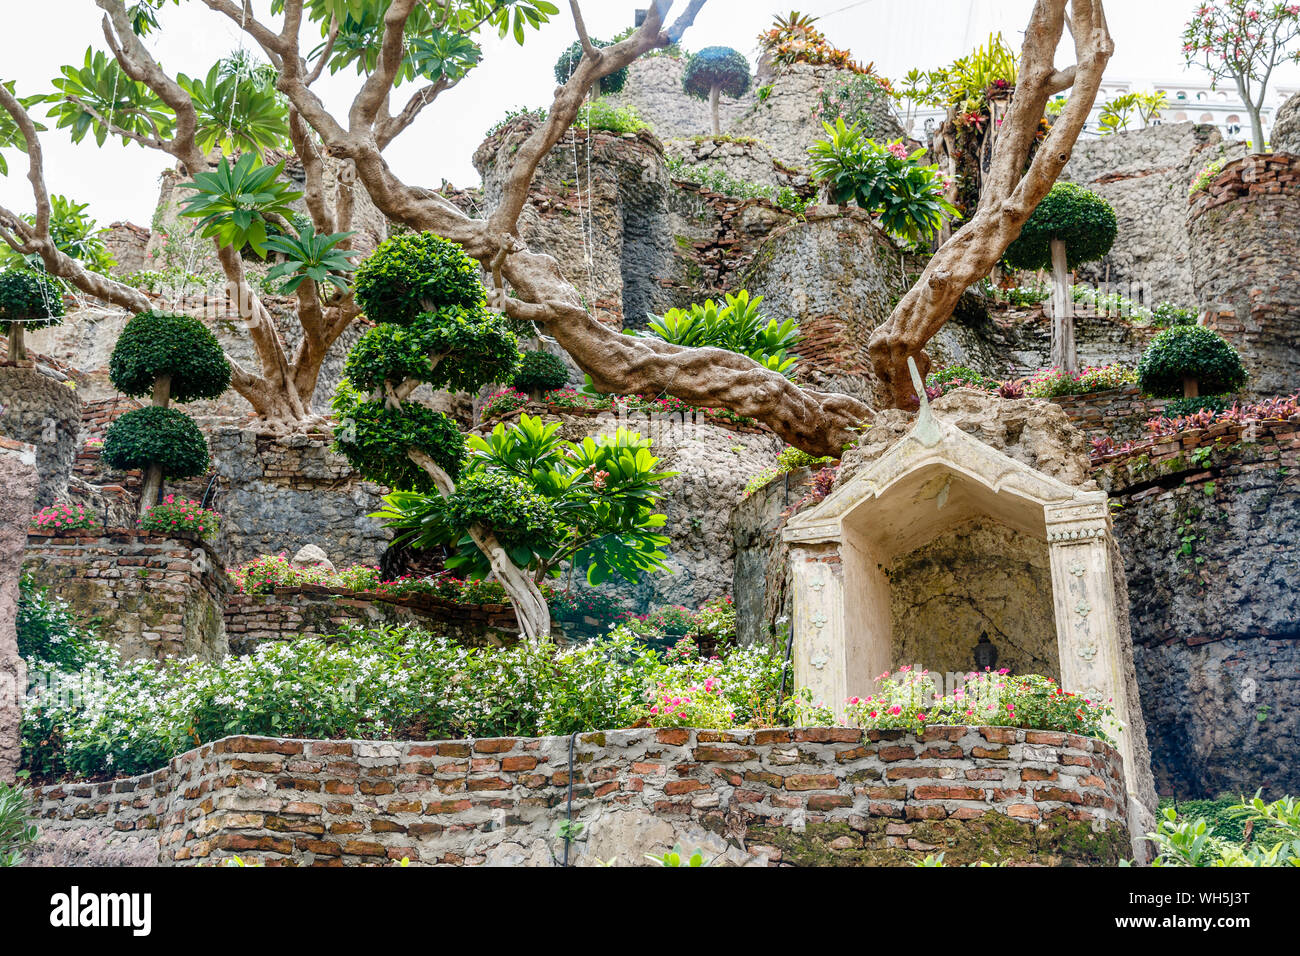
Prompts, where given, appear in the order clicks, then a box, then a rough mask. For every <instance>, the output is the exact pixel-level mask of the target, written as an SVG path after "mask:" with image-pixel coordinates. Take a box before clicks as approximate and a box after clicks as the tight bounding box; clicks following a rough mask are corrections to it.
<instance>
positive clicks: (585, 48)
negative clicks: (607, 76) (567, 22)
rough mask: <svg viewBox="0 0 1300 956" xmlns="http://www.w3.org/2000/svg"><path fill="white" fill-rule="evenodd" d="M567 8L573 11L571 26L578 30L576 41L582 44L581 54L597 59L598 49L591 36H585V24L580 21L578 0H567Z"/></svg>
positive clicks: (580, 14) (580, 12)
mask: <svg viewBox="0 0 1300 956" xmlns="http://www.w3.org/2000/svg"><path fill="white" fill-rule="evenodd" d="M569 9H570V10H572V11H573V26H574V28H575V29H576V30H577V31H578V43H580V44H581V45H582V54H583V56H589V57H591V58H592V59H593V60H599V59H600V51H599V50H597V49H596V47H595V45H594V44H593V43H592V42H591V37H589V36H587V24H585V23H584V22H583V21H582V8H581V7H579V6H578V0H569Z"/></svg>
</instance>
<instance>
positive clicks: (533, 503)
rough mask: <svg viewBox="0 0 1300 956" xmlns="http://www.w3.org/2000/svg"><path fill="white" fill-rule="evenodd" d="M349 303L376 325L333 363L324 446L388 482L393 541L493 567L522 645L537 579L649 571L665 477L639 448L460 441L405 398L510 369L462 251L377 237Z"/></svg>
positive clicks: (501, 328) (502, 338) (516, 434)
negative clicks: (566, 570) (446, 549)
mask: <svg viewBox="0 0 1300 956" xmlns="http://www.w3.org/2000/svg"><path fill="white" fill-rule="evenodd" d="M356 297H357V301H358V302H359V303H360V304H361V306H362V308H363V309H364V310H365V313H366V315H367V317H369V318H370V319H371V320H372V321H374V322H376V323H378V324H377V325H376V326H375V328H374V329H372V330H370V331H369V332H367V333H366V334H365V335H364V336H362V338H361V340H360V341H359V342H358V343H357V345H356V346H355V347H354V348H353V350H352V351H351V353H349V355H348V358H347V362H346V363H345V366H344V371H345V374H346V376H347V378H346V379H345V381H344V382H343V383H342V384H341V385H340V386H339V390H338V392H337V393H336V395H335V398H334V410H335V412H336V414H337V415H338V418H339V423H340V424H339V427H338V428H337V429H336V431H335V439H336V441H335V445H336V447H337V449H338V450H339V451H340V452H341V453H342V454H343V455H345V456H346V457H347V459H348V461H349V462H351V463H352V465H353V467H355V468H356V469H357V470H358V471H359V472H360V473H361V474H362V475H363V476H365V477H366V478H368V479H370V480H372V481H376V482H379V483H381V484H385V485H387V486H388V487H389V488H391V489H393V493H392V494H391V495H390V496H389V498H388V505H389V508H388V510H387V511H386V512H384V513H383V514H384V516H385V517H386V518H388V520H389V523H390V525H392V526H393V527H395V528H397V529H399V531H400V536H399V538H398V540H399V541H400V542H402V543H414V544H416V545H417V546H424V547H427V546H430V545H433V544H452V545H456V546H458V549H459V550H458V554H457V555H456V557H454V558H453V559H452V561H451V562H449V564H451V565H452V566H462V565H464V566H467V567H468V568H469V569H470V571H471V572H472V573H473V574H474V575H476V576H484V575H487V574H492V575H494V576H495V577H496V578H497V580H498V581H500V583H501V584H502V586H503V587H504V588H505V590H506V593H507V594H508V595H509V596H510V599H511V603H512V604H513V605H514V610H515V616H516V618H517V620H518V622H519V629H520V633H521V634H522V635H523V636H525V637H529V638H532V637H541V636H545V635H547V634H549V633H550V628H551V623H550V622H551V619H550V610H549V608H548V606H547V603H546V599H545V597H544V596H543V595H542V592H541V588H540V583H541V582H542V581H543V580H544V579H545V577H546V576H547V575H549V574H552V573H554V572H555V571H556V570H557V569H558V567H559V565H560V563H561V562H564V561H572V562H574V563H576V564H581V565H583V566H584V568H585V570H586V571H587V575H588V579H589V580H592V581H593V582H599V581H600V580H604V577H607V576H608V575H609V574H610V573H620V574H623V573H625V572H626V573H633V572H634V571H639V570H651V569H657V568H659V567H662V553H661V552H659V551H658V547H659V546H660V545H661V544H663V543H665V541H666V539H664V538H662V537H661V536H659V535H657V534H655V533H654V532H653V531H652V530H650V529H652V528H657V527H659V526H661V525H662V524H663V516H662V515H655V514H653V513H652V511H651V509H650V503H651V502H652V501H653V500H654V499H655V498H657V497H658V493H657V490H656V486H657V483H658V481H660V480H661V479H662V478H663V477H666V476H664V475H660V474H658V473H656V472H654V470H653V466H654V464H655V459H654V458H653V456H651V455H650V453H649V451H648V450H647V448H648V446H649V442H647V441H644V440H642V439H641V438H640V436H636V435H628V434H626V433H625V432H624V431H623V430H621V429H620V430H619V432H618V434H617V435H615V436H614V437H613V438H606V439H601V440H599V441H592V440H591V439H588V440H587V441H585V442H583V443H582V444H581V445H574V444H572V443H568V442H560V441H558V440H557V439H556V438H555V431H556V427H551V426H542V425H541V423H540V422H539V421H537V420H535V419H530V420H529V421H527V422H521V423H520V424H519V425H516V426H514V427H513V428H511V429H506V427H505V426H504V424H503V425H499V426H498V427H497V429H496V430H495V431H494V432H493V433H492V435H491V437H490V438H489V439H487V440H485V439H481V438H478V437H477V436H471V437H470V439H469V441H468V443H467V441H466V438H465V436H464V435H462V434H461V432H460V429H459V428H458V427H457V426H456V423H455V422H453V421H452V420H451V419H450V418H448V417H447V416H446V415H444V414H442V413H441V412H436V411H434V410H433V409H431V408H429V407H428V406H427V405H423V404H421V403H420V402H418V401H414V400H412V399H411V394H412V393H413V392H414V391H415V389H416V388H418V387H419V386H421V385H428V386H430V387H432V388H434V389H435V390H436V389H443V388H446V389H456V390H469V391H472V390H476V389H478V388H480V387H482V386H483V385H486V384H488V383H490V382H501V381H509V380H511V379H512V378H513V376H514V375H515V373H516V371H517V369H518V361H519V351H518V344H517V341H516V339H515V336H514V333H513V332H511V330H510V327H509V323H508V321H507V320H506V319H505V318H504V317H503V316H501V315H499V314H498V313H495V312H490V311H488V309H487V307H486V290H485V289H484V288H483V286H482V284H481V283H480V281H479V279H478V267H477V266H476V265H475V263H474V261H473V260H472V259H470V258H469V257H468V256H467V255H466V254H465V252H464V250H463V249H462V248H461V247H460V246H458V245H457V244H455V243H453V242H449V241H447V240H446V239H442V238H441V237H439V236H435V235H432V234H431V233H418V234H409V235H402V236H397V237H394V238H392V239H389V240H387V241H386V242H384V243H383V244H382V245H380V247H379V248H378V249H376V250H375V252H374V254H372V255H371V256H370V257H369V258H367V259H366V260H365V261H364V262H363V263H362V264H361V267H360V268H359V269H358V270H357V277H356ZM471 449H472V451H473V453H472V454H471V453H470V450H471Z"/></svg>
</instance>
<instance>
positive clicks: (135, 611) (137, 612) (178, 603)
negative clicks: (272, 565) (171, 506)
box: [23, 528, 229, 660]
mask: <svg viewBox="0 0 1300 956" xmlns="http://www.w3.org/2000/svg"><path fill="white" fill-rule="evenodd" d="M23 569H24V570H25V571H27V572H30V573H31V575H32V577H33V578H34V579H35V580H36V583H37V584H40V585H43V586H45V587H49V588H50V589H51V590H52V591H53V592H54V593H55V594H57V595H58V596H59V597H60V598H62V599H63V600H65V601H67V602H68V603H69V604H70V605H71V606H72V608H73V610H74V611H75V612H76V613H77V614H78V615H79V616H81V617H82V618H96V619H97V620H98V633H99V636H100V637H101V638H103V639H104V640H106V641H110V642H112V643H113V644H115V645H116V646H117V647H118V648H119V650H121V652H122V655H123V656H124V657H127V658H146V659H152V660H163V659H166V658H173V657H183V656H192V655H197V656H199V657H201V658H203V659H205V660H217V659H219V658H221V657H224V656H225V655H226V652H227V642H226V629H225V624H224V622H223V620H222V613H221V608H222V600H223V595H224V593H225V591H226V590H227V589H228V588H229V583H228V581H227V580H226V576H225V573H224V572H223V571H222V570H221V565H220V561H219V560H218V559H217V556H216V554H215V553H214V552H213V550H212V548H211V547H210V546H209V545H208V544H207V543H206V542H203V541H201V540H200V539H199V538H198V537H197V536H196V535H192V534H187V533H185V532H180V533H178V534H176V535H175V536H172V537H165V536H163V535H157V534H149V533H147V532H141V531H131V530H127V529H124V528H117V529H108V530H104V531H87V532H81V533H76V534H61V535H55V534H47V533H45V532H40V531H32V532H29V533H28V535H27V550H26V552H25V553H24V555H23Z"/></svg>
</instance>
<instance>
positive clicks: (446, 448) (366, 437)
mask: <svg viewBox="0 0 1300 956" xmlns="http://www.w3.org/2000/svg"><path fill="white" fill-rule="evenodd" d="M332 407H333V409H334V416H335V418H337V419H338V422H339V424H338V425H337V426H335V429H334V448H335V450H336V451H337V452H339V454H341V455H343V457H344V458H346V459H347V460H348V464H350V465H351V466H352V467H353V468H355V469H356V470H357V471H358V472H359V473H360V474H361V476H362V477H363V478H365V479H366V480H368V481H374V482H377V483H379V484H381V485H387V486H388V487H389V488H391V489H392V490H394V491H420V492H426V493H428V492H433V491H436V490H437V486H436V485H435V484H434V482H433V480H432V479H431V478H430V477H429V474H428V472H426V471H425V470H424V469H423V468H421V467H420V466H419V465H417V464H416V463H415V462H413V461H411V459H410V458H409V457H408V456H407V454H406V450H407V449H408V448H414V449H417V450H419V451H422V452H424V453H425V454H426V455H428V456H429V457H430V458H432V459H433V460H434V462H436V463H437V465H438V466H439V467H440V468H441V469H442V470H443V471H445V472H446V473H447V475H448V476H449V477H450V478H452V479H453V480H454V479H455V478H456V476H457V475H458V474H459V473H460V466H461V462H463V461H464V460H465V455H466V454H467V448H466V445H465V436H464V435H463V434H461V431H460V428H458V427H457V425H456V423H455V422H454V421H452V420H451V419H450V418H448V417H447V416H446V415H444V414H443V413H442V412H437V411H434V410H433V409H432V408H430V407H429V406H427V405H421V404H420V403H419V402H405V403H403V405H402V407H401V408H389V407H388V406H387V405H385V404H384V403H383V402H382V401H370V400H369V399H367V398H366V397H365V396H364V395H362V394H361V393H360V392H358V391H356V390H355V389H354V388H352V386H351V383H349V382H348V381H347V380H344V381H343V382H342V383H340V384H339V388H338V391H336V392H335V393H334V402H333V406H332Z"/></svg>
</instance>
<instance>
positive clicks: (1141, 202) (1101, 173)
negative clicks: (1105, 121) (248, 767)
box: [1061, 123, 1245, 307]
mask: <svg viewBox="0 0 1300 956" xmlns="http://www.w3.org/2000/svg"><path fill="white" fill-rule="evenodd" d="M1244 154H1245V146H1244V145H1243V144H1241V143H1225V142H1223V140H1222V137H1221V136H1220V135H1219V131H1218V129H1217V128H1215V127H1213V126H1198V125H1195V124H1192V123H1169V124H1165V125H1162V126H1151V127H1148V128H1146V129H1141V130H1130V131H1126V132H1122V133H1117V134H1115V135H1113V136H1102V137H1099V138H1096V139H1081V140H1079V142H1078V143H1076V144H1075V147H1074V151H1073V152H1072V154H1071V156H1070V161H1069V163H1068V164H1067V165H1066V167H1065V170H1064V172H1063V173H1062V174H1061V179H1062V180H1063V181H1068V182H1075V183H1078V184H1079V185H1081V186H1086V187H1087V188H1089V189H1091V190H1092V191H1093V192H1095V193H1097V194H1098V195H1100V196H1102V197H1103V198H1105V199H1106V200H1107V201H1108V202H1109V203H1110V204H1111V205H1112V206H1113V207H1114V208H1115V215H1116V217H1117V218H1118V219H1119V235H1118V236H1117V237H1116V239H1115V244H1114V246H1113V247H1112V248H1111V251H1110V254H1109V255H1108V256H1106V257H1105V258H1104V259H1102V260H1101V261H1099V262H1093V263H1089V264H1087V265H1085V266H1082V267H1080V268H1079V270H1078V278H1079V280H1080V281H1084V282H1088V283H1090V284H1093V285H1099V284H1101V283H1111V284H1119V285H1120V291H1122V292H1124V294H1125V295H1127V296H1128V297H1129V298H1131V299H1139V298H1140V299H1141V301H1144V302H1145V303H1146V304H1147V305H1156V304H1158V303H1160V302H1162V301H1165V300H1169V301H1171V302H1173V303H1175V304H1176V305H1182V306H1189V307H1190V306H1193V305H1195V303H1196V290H1195V288H1194V283H1193V277H1194V276H1195V275H1199V274H1201V273H1200V270H1199V268H1198V265H1197V263H1196V261H1195V260H1194V258H1193V256H1194V253H1195V250H1196V245H1197V243H1196V242H1195V241H1194V240H1193V239H1192V238H1190V237H1189V236H1188V232H1187V227H1186V216H1185V211H1186V209H1187V189H1188V187H1189V186H1190V185H1191V183H1192V181H1193V180H1194V179H1195V178H1196V176H1197V174H1198V173H1199V172H1200V171H1201V169H1203V168H1204V167H1205V166H1206V165H1208V164H1209V163H1211V162H1213V161H1214V160H1216V159H1220V158H1224V159H1228V160H1232V159H1236V158H1237V157H1239V156H1242V155H1244ZM1130 284H1132V285H1130ZM1139 289H1140V291H1141V295H1140V296H1139V295H1137V294H1135V293H1137V292H1138V291H1139Z"/></svg>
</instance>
